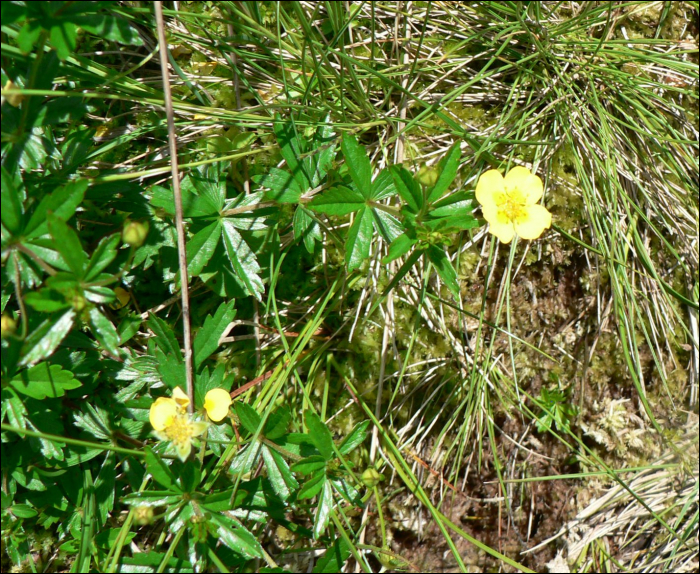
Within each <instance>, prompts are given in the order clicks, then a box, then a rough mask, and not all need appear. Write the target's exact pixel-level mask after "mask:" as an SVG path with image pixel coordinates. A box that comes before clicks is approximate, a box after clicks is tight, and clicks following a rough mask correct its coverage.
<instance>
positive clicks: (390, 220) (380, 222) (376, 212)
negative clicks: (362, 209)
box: [372, 207, 404, 243]
mask: <svg viewBox="0 0 700 574" xmlns="http://www.w3.org/2000/svg"><path fill="white" fill-rule="evenodd" d="M372 218H373V220H374V228H375V229H376V231H377V233H379V235H381V236H382V238H383V239H384V241H386V242H387V243H391V242H392V241H394V239H396V238H397V237H398V236H399V235H401V234H402V233H403V231H404V228H403V225H402V224H401V222H400V221H399V220H398V219H397V218H396V217H394V216H393V215H391V213H387V212H386V211H382V210H381V209H379V208H377V207H375V208H372Z"/></svg>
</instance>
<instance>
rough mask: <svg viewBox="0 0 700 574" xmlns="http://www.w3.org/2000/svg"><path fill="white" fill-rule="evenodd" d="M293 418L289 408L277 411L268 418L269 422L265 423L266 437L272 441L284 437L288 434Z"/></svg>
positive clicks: (279, 408)
mask: <svg viewBox="0 0 700 574" xmlns="http://www.w3.org/2000/svg"><path fill="white" fill-rule="evenodd" d="M291 417H292V415H291V413H290V412H289V409H288V408H287V407H278V408H277V409H275V411H274V412H273V413H272V414H271V415H270V416H269V417H267V421H265V430H264V431H263V434H264V435H265V437H266V438H268V439H270V440H275V439H277V438H279V437H281V436H283V435H284V434H285V433H286V432H287V427H288V426H289V420H290V419H291Z"/></svg>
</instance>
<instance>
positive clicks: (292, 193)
mask: <svg viewBox="0 0 700 574" xmlns="http://www.w3.org/2000/svg"><path fill="white" fill-rule="evenodd" d="M253 181H255V182H256V183H258V184H260V185H261V186H262V187H266V188H267V189H268V190H269V191H267V192H266V193H265V199H267V200H272V201H277V202H278V203H297V202H298V201H299V198H300V197H301V194H302V193H304V191H306V190H304V189H302V188H301V186H300V185H299V182H298V181H297V180H296V179H294V176H293V175H292V174H291V173H290V172H288V171H283V170H281V169H277V168H276V167H271V168H270V171H269V172H268V173H266V174H265V175H256V176H253Z"/></svg>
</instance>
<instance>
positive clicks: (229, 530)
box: [211, 514, 263, 559]
mask: <svg viewBox="0 0 700 574" xmlns="http://www.w3.org/2000/svg"><path fill="white" fill-rule="evenodd" d="M211 520H212V521H213V522H215V523H216V524H217V526H218V528H217V531H216V533H217V535H218V537H219V540H220V541H221V542H222V543H223V544H225V545H226V546H228V547H229V548H230V549H231V550H233V551H234V552H236V553H238V554H240V555H241V556H244V557H245V558H248V559H253V558H262V556H263V551H262V548H261V546H260V543H259V542H258V541H257V539H256V538H255V536H253V534H251V533H250V532H249V531H248V530H247V529H246V528H244V527H243V526H242V525H241V524H238V523H237V522H234V520H232V519H231V518H228V517H227V516H224V515H221V514H213V515H212V516H211Z"/></svg>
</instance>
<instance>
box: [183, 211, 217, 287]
mask: <svg viewBox="0 0 700 574" xmlns="http://www.w3.org/2000/svg"><path fill="white" fill-rule="evenodd" d="M220 238H221V223H220V222H219V221H218V220H217V221H215V222H214V223H211V224H210V225H207V226H206V227H205V228H204V229H201V230H200V231H198V232H197V233H196V234H195V235H194V237H193V238H192V239H190V240H189V241H188V242H187V261H188V263H187V272H188V273H189V274H190V275H192V276H193V277H197V276H198V275H199V274H200V273H201V272H202V269H204V266H205V265H206V264H207V263H209V260H210V259H211V256H212V255H213V254H214V250H215V249H216V246H217V245H218V244H219V239H220Z"/></svg>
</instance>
